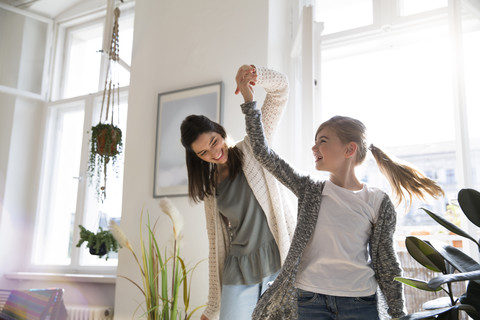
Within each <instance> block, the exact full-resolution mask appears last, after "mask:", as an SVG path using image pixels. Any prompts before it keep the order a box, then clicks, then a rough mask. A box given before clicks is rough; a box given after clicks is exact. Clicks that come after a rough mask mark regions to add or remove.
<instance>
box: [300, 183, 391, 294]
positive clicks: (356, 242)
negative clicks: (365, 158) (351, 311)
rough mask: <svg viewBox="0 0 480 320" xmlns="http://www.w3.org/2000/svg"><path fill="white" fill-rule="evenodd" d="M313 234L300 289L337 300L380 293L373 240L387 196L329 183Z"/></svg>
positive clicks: (378, 191) (374, 190)
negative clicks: (370, 245)
mask: <svg viewBox="0 0 480 320" xmlns="http://www.w3.org/2000/svg"><path fill="white" fill-rule="evenodd" d="M322 195H323V199H322V204H321V207H320V213H319V215H318V220H317V225H316V227H315V231H314V234H313V236H312V238H311V240H310V242H309V243H308V244H307V246H306V248H305V251H304V253H303V256H302V258H301V261H300V265H299V269H298V274H297V279H296V287H297V288H300V289H302V290H306V291H310V292H317V293H322V294H326V295H332V296H344V297H362V296H368V295H372V294H374V293H375V292H376V289H377V282H376V280H375V276H374V271H373V269H372V268H371V266H370V265H369V255H368V239H369V238H370V234H371V232H372V226H373V224H374V223H375V221H376V220H377V215H378V211H379V208H380V204H381V202H382V201H383V198H384V195H385V193H383V192H382V191H381V190H379V189H376V188H372V187H368V186H367V185H366V184H364V185H363V189H362V190H359V191H351V190H347V189H344V188H342V187H339V186H337V185H335V184H333V183H332V182H331V181H328V180H327V181H326V182H325V187H324V189H323V194H322Z"/></svg>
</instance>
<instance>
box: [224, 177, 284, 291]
mask: <svg viewBox="0 0 480 320" xmlns="http://www.w3.org/2000/svg"><path fill="white" fill-rule="evenodd" d="M216 190H217V205H218V208H219V210H220V212H221V214H222V215H223V216H224V217H225V218H226V219H227V220H228V230H229V233H230V251H229V254H228V255H227V257H226V258H225V267H224V271H223V277H222V284H227V285H251V284H256V283H260V282H261V281H262V279H263V278H264V277H266V276H269V275H271V274H274V273H275V272H277V271H278V270H280V266H281V265H280V252H279V250H278V247H277V244H276V242H275V239H274V238H273V235H272V232H271V231H270V228H269V227H268V223H267V220H266V218H265V213H264V212H263V209H262V207H261V206H260V204H259V203H258V201H257V199H256V198H255V196H254V195H253V192H252V189H250V186H249V185H248V183H247V180H246V179H245V175H244V174H243V171H240V173H239V174H238V175H237V176H236V177H235V178H234V179H233V180H232V179H229V178H227V179H225V180H223V181H222V182H221V183H219V184H218V185H217V189H216Z"/></svg>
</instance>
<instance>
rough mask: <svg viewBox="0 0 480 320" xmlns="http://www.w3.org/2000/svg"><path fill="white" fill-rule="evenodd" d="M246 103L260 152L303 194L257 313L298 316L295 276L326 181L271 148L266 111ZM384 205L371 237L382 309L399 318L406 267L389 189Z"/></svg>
mask: <svg viewBox="0 0 480 320" xmlns="http://www.w3.org/2000/svg"><path fill="white" fill-rule="evenodd" d="M241 107H242V111H243V113H244V114H245V120H246V129H247V133H248V138H249V139H250V143H251V145H252V148H253V151H254V154H255V157H256V158H257V160H258V161H259V162H260V163H261V164H262V165H263V166H264V167H265V168H266V169H267V170H268V171H270V172H271V173H272V174H273V175H274V176H275V177H276V178H277V179H278V180H279V181H280V182H281V183H282V184H284V185H285V186H287V187H288V188H290V189H291V190H292V192H293V193H294V194H295V195H296V196H297V198H298V217H297V226H296V229H295V232H294V235H293V239H292V244H291V247H290V250H289V252H288V255H287V258H286V260H285V263H284V264H283V267H282V269H281V271H280V274H279V275H278V277H277V279H276V280H275V281H274V283H273V284H272V285H271V286H270V288H269V289H268V290H267V291H266V292H265V293H264V294H263V296H262V297H261V299H260V300H259V302H258V303H257V306H256V308H255V311H254V313H253V315H252V319H297V318H298V314H297V299H296V297H297V291H296V288H295V278H296V274H297V270H298V265H299V262H300V258H301V257H302V254H303V251H304V249H305V246H306V245H307V243H308V241H309V240H310V238H311V237H312V234H313V231H314V229H315V226H316V223H317V218H318V213H319V211H320V205H321V201H322V191H323V186H324V182H320V181H315V180H313V179H312V178H310V177H309V176H305V175H301V174H299V173H298V172H296V171H295V170H294V169H293V168H292V167H291V166H290V165H289V164H288V163H287V162H286V161H284V160H283V159H281V158H280V157H279V156H278V155H277V154H276V153H275V152H274V151H273V150H271V149H270V148H269V146H268V144H267V140H266V139H265V137H264V133H263V126H262V122H261V111H260V110H259V109H258V108H257V106H256V102H255V101H253V102H249V103H244V104H242V106H241ZM379 210H380V212H379V215H378V220H377V222H376V223H375V225H374V226H373V230H372V234H371V237H370V239H369V254H370V258H371V263H372V267H373V270H374V272H375V277H376V280H377V282H378V286H379V289H380V290H379V304H378V305H379V312H380V314H383V313H384V311H385V308H386V311H387V312H388V314H389V315H390V316H391V317H393V318H398V317H401V316H403V315H404V302H403V289H402V284H401V283H400V282H397V281H395V280H394V277H396V276H400V275H401V268H400V265H399V263H398V259H397V256H396V253H395V250H394V248H393V233H394V231H395V224H396V213H395V207H394V206H393V204H392V202H391V201H390V198H389V197H388V195H387V194H385V197H384V200H383V201H382V204H381V206H380V209H379ZM377 291H378V290H377ZM385 304H386V306H385Z"/></svg>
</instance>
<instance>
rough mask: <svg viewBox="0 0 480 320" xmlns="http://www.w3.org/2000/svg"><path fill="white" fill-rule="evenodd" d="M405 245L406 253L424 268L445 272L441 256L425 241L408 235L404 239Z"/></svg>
mask: <svg viewBox="0 0 480 320" xmlns="http://www.w3.org/2000/svg"><path fill="white" fill-rule="evenodd" d="M405 245H406V247H407V250H408V253H409V254H410V255H411V256H412V257H413V258H414V259H415V260H417V261H418V263H420V264H421V265H422V266H424V267H425V268H427V269H430V270H432V271H434V272H442V273H446V272H447V269H446V267H445V261H444V259H443V257H442V256H441V255H440V254H439V253H438V252H437V251H436V250H435V249H434V248H433V247H432V246H431V245H429V244H428V243H427V242H425V241H423V240H421V239H419V238H417V237H412V236H410V237H407V238H406V239H405Z"/></svg>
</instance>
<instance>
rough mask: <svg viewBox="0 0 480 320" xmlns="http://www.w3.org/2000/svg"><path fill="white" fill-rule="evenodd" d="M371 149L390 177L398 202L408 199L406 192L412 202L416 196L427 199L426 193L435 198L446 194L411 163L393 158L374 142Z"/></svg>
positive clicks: (381, 168) (384, 171) (382, 168)
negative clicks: (400, 161)
mask: <svg viewBox="0 0 480 320" xmlns="http://www.w3.org/2000/svg"><path fill="white" fill-rule="evenodd" d="M369 150H370V151H371V152H372V154H373V157H374V158H375V161H376V162H377V165H378V167H379V169H380V171H381V172H382V173H383V175H385V177H386V178H387V179H388V182H389V183H390V186H391V187H392V191H393V194H394V197H395V199H396V202H397V204H399V203H400V202H402V201H406V200H407V196H406V194H407V195H408V200H410V202H409V203H410V204H411V203H412V198H413V197H414V196H416V197H418V198H420V199H423V200H425V196H426V195H430V196H432V197H435V198H438V197H440V196H444V195H445V193H444V191H443V190H442V188H441V187H440V186H439V185H438V184H437V183H436V182H435V181H433V180H432V179H430V178H428V177H427V176H425V175H424V174H423V173H422V172H420V171H419V170H417V169H415V168H413V167H412V166H411V165H408V164H404V163H399V162H397V161H394V160H392V159H391V158H390V157H389V156H388V155H387V154H386V153H385V152H383V151H382V150H380V149H379V148H377V147H375V146H374V145H373V144H372V145H370V147H369ZM405 193H406V194H405Z"/></svg>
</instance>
